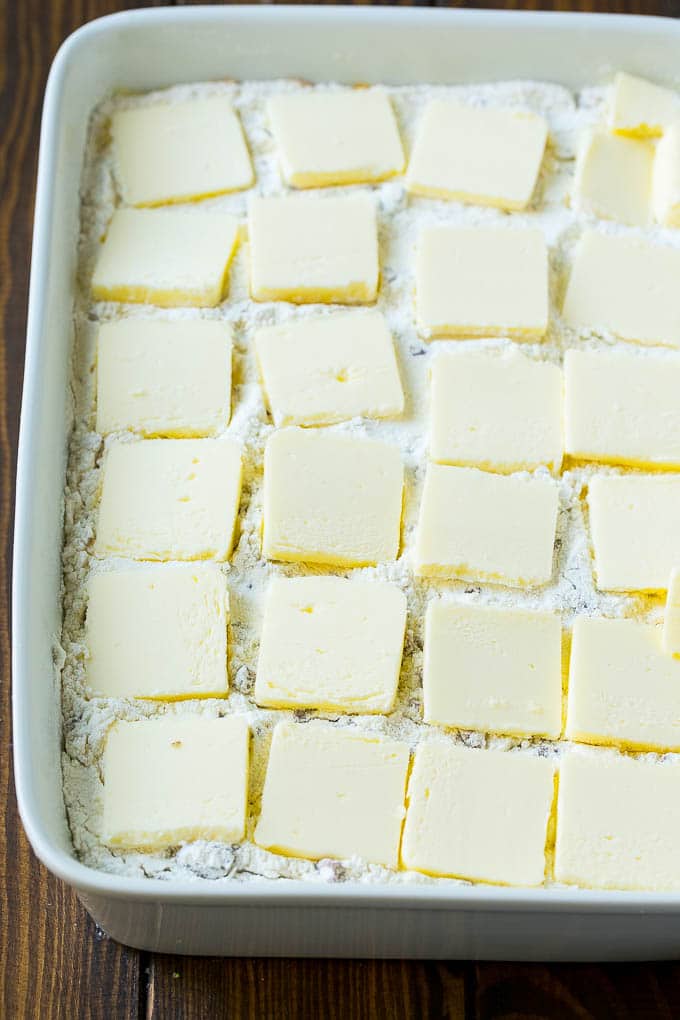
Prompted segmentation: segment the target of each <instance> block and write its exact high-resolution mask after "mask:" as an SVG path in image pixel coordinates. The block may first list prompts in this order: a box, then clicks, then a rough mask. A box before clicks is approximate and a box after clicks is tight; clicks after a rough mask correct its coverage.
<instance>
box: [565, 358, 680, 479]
mask: <svg viewBox="0 0 680 1020" xmlns="http://www.w3.org/2000/svg"><path fill="white" fill-rule="evenodd" d="M564 383H565V446H566V452H567V453H568V454H569V455H570V456H571V457H575V458H578V459H579V460H595V461H602V462H603V463H607V464H625V465H630V466H633V467H666V468H680V399H679V396H678V395H679V394H680V355H676V354H674V353H673V354H671V353H670V352H669V353H666V352H664V354H663V356H655V355H652V354H645V355H644V356H640V354H639V353H636V352H632V351H621V350H601V351H589V350H570V351H567V353H566V355H565V358H564Z"/></svg>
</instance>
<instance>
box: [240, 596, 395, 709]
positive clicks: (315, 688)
mask: <svg viewBox="0 0 680 1020" xmlns="http://www.w3.org/2000/svg"><path fill="white" fill-rule="evenodd" d="M405 626H406V596H405V595H404V594H403V592H401V591H400V590H399V589H398V588H395V587H394V585H391V584H387V583H384V582H380V581H349V580H347V579H346V578H344V577H295V578H274V580H273V581H271V583H270V585H269V590H268V592H267V601H266V605H265V614H264V623H263V625H262V636H261V638H260V655H259V659H258V663H257V677H256V680H255V701H256V702H257V704H258V705H264V706H265V707H267V708H318V709H322V710H326V711H338V712H389V711H390V710H391V708H392V706H393V705H394V699H395V696H396V693H397V684H398V682H399V670H400V667H401V654H402V649H403V645H404V629H405Z"/></svg>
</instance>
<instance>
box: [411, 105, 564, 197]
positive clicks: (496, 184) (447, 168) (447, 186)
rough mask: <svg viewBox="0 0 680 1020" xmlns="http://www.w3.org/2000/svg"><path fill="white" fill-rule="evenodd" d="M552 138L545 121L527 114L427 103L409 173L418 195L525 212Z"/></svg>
mask: <svg viewBox="0 0 680 1020" xmlns="http://www.w3.org/2000/svg"><path fill="white" fill-rule="evenodd" d="M547 137H548V125H547V123H546V121H545V120H544V119H543V117H539V116H538V115H537V114H535V113H529V112H525V111H522V110H503V109H494V108H492V107H484V108H482V107H475V106H466V105H465V104H463V103H458V102H455V101H453V100H449V99H435V100H433V101H432V102H430V103H428V105H427V106H426V108H425V111H424V113H423V115H422V117H421V120H420V124H419V125H418V131H417V134H416V140H415V143H414V146H413V152H412V154H411V159H410V161H409V165H408V171H407V175H406V187H407V189H408V190H409V191H410V192H411V193H412V194H415V195H425V196H428V197H432V198H445V199H453V200H454V201H457V202H473V203H475V204H477V205H493V206H498V207H499V208H501V209H524V208H525V206H526V205H528V203H529V202H530V200H531V196H532V194H533V192H534V188H535V186H536V179H537V177H538V172H539V170H540V167H541V161H542V159H543V152H544V150H545V144H546V140H547Z"/></svg>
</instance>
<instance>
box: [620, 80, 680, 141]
mask: <svg viewBox="0 0 680 1020" xmlns="http://www.w3.org/2000/svg"><path fill="white" fill-rule="evenodd" d="M678 117H680V96H678V94H677V92H673V91H672V90H671V89H666V88H662V87H661V86H660V85H655V84H654V83H653V82H651V81H647V80H646V79H645V78H639V77H638V76H637V75H634V74H626V73H625V71H620V72H619V73H618V74H617V75H616V77H615V78H614V84H613V86H612V89H611V96H610V102H609V126H610V128H611V129H612V131H616V132H617V133H618V134H622V135H633V136H637V137H642V138H649V137H653V136H655V135H661V134H663V132H664V131H665V130H666V128H668V127H670V125H671V124H672V123H673V121H675V120H677V119H678Z"/></svg>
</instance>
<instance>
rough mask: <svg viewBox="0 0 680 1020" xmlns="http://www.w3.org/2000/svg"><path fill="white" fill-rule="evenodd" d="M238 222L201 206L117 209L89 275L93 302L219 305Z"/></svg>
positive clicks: (227, 214) (235, 238)
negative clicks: (200, 207) (194, 207)
mask: <svg viewBox="0 0 680 1020" xmlns="http://www.w3.org/2000/svg"><path fill="white" fill-rule="evenodd" d="M238 230H239V225H238V220H237V219H236V218H235V217H234V216H230V215H229V213H225V212H215V211H214V210H211V211H210V212H208V211H206V210H204V209H186V208H182V209H117V210H116V212H114V214H113V217H112V219H111V222H110V223H109V228H108V231H107V234H106V238H105V239H104V242H103V244H102V247H101V250H100V252H99V256H98V258H97V263H96V265H95V269H94V274H93V276H92V297H93V298H94V300H95V301H129V302H133V303H134V302H138V303H139V302H141V303H146V304H149V305H158V306H159V307H161V308H171V307H173V306H175V305H196V306H198V307H204V308H208V307H213V306H215V305H219V303H220V301H221V300H222V298H223V296H224V293H225V290H226V286H227V271H228V269H229V263H230V262H231V259H232V256H233V254H234V251H235V249H236V244H237V241H238Z"/></svg>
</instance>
